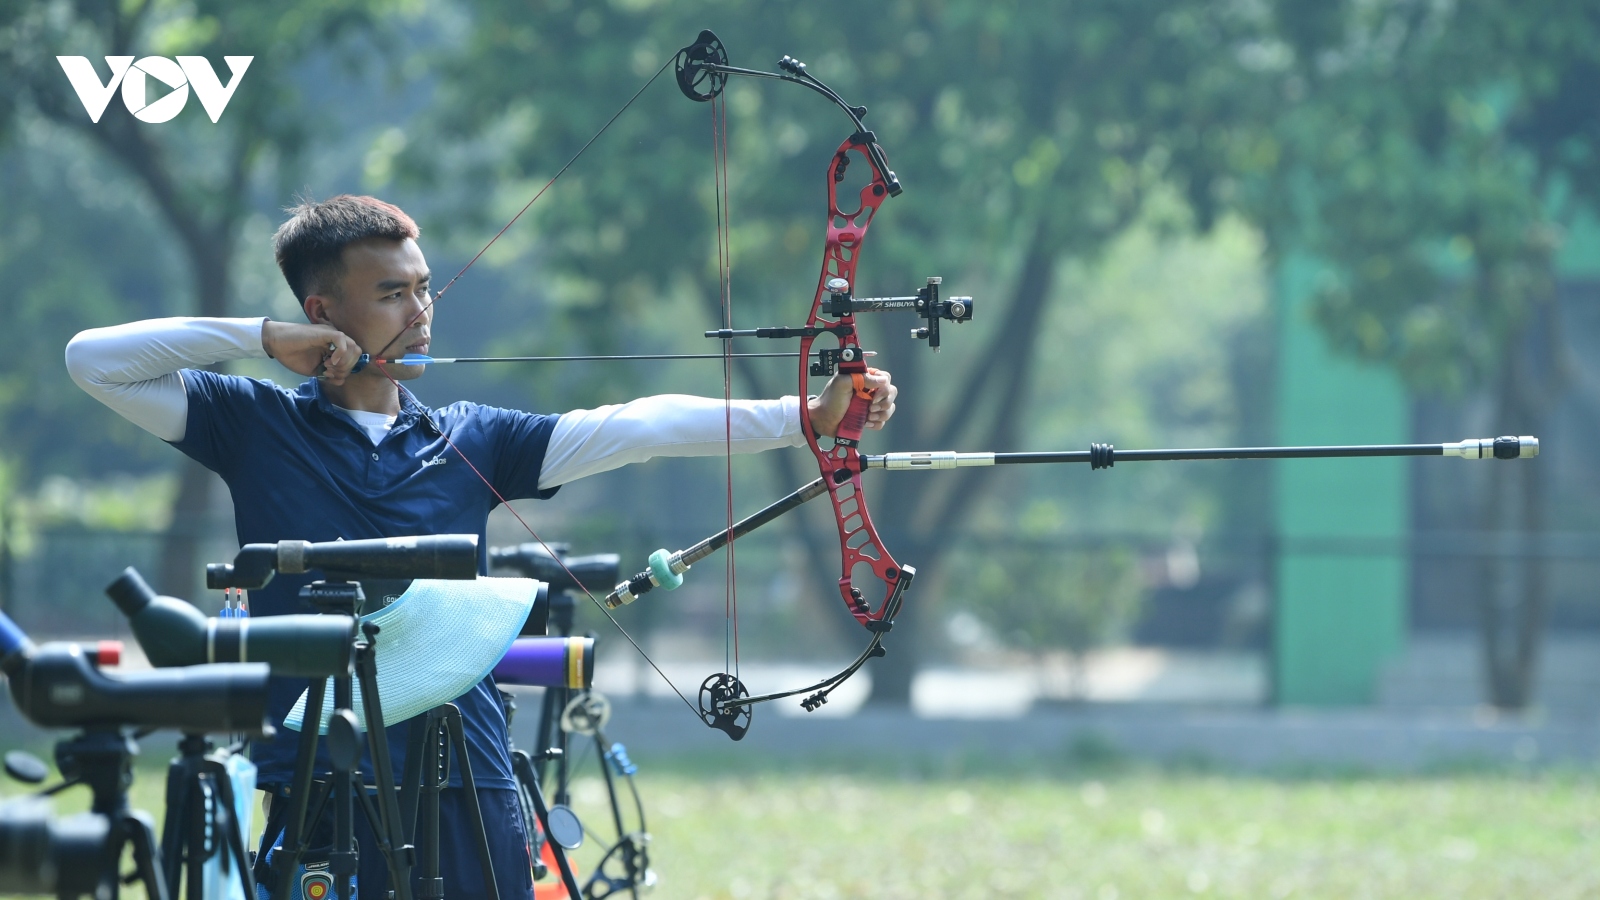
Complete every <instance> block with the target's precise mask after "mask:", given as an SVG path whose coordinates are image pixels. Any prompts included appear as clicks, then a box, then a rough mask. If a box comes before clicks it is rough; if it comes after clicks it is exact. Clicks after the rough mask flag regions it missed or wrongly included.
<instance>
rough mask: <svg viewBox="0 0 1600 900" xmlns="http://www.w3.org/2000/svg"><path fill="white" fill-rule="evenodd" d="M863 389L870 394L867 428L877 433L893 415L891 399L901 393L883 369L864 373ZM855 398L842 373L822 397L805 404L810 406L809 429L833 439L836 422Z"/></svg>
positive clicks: (819, 395)
mask: <svg viewBox="0 0 1600 900" xmlns="http://www.w3.org/2000/svg"><path fill="white" fill-rule="evenodd" d="M866 388H867V390H869V391H871V392H872V405H871V406H870V407H868V408H867V427H868V428H870V429H872V430H873V431H878V430H880V429H882V428H883V424H884V423H885V422H887V421H889V417H890V416H893V415H894V398H895V397H896V396H898V395H899V393H900V389H899V388H898V387H895V386H894V384H892V383H891V382H890V380H889V373H888V372H885V371H884V370H882V369H868V370H867V374H866ZM854 394H855V386H854V385H853V384H852V383H851V381H850V376H849V375H846V374H844V373H842V372H841V373H839V374H838V375H835V376H833V377H832V378H830V379H828V383H827V385H826V386H824V387H823V389H822V393H821V394H818V395H817V396H815V397H813V398H811V399H810V400H808V401H807V402H808V403H809V404H810V406H811V425H812V427H814V428H816V429H817V433H819V434H824V435H827V436H829V437H832V436H833V435H834V433H835V432H837V431H838V428H839V421H840V420H841V419H843V418H844V414H845V412H846V411H848V410H849V409H850V398H851V396H853V395H854Z"/></svg>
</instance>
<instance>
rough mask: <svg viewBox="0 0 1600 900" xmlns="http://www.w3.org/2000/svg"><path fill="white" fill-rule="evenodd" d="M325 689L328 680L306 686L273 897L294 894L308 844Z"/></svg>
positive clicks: (275, 862) (274, 863) (275, 857)
mask: <svg viewBox="0 0 1600 900" xmlns="http://www.w3.org/2000/svg"><path fill="white" fill-rule="evenodd" d="M327 688H328V682H327V681H325V680H324V679H321V678H315V679H312V681H311V684H310V686H309V687H307V689H306V715H305V719H303V720H302V724H301V726H300V744H299V747H298V749H297V750H296V751H295V760H294V781H293V782H292V783H291V784H290V786H289V798H288V799H289V815H288V819H287V821H286V822H285V824H284V826H283V840H282V842H281V843H280V844H279V846H278V852H277V853H275V854H273V857H272V867H273V880H274V881H275V882H276V883H277V890H276V892H275V893H274V894H273V896H274V897H282V898H288V897H292V896H294V894H293V893H292V892H293V890H294V877H295V875H296V873H297V872H298V871H299V869H300V857H301V856H303V855H304V854H305V852H306V847H307V846H308V843H307V839H306V838H307V835H306V806H307V804H308V803H310V802H311V780H312V777H313V776H314V775H315V774H316V764H317V738H318V736H319V733H320V731H321V729H322V701H323V695H324V694H325V693H326V692H327ZM319 806H320V804H319ZM269 837H270V835H269Z"/></svg>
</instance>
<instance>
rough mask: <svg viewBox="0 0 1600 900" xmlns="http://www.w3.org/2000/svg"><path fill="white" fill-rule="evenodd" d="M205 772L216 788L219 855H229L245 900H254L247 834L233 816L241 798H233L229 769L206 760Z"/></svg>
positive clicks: (254, 891) (254, 890)
mask: <svg viewBox="0 0 1600 900" xmlns="http://www.w3.org/2000/svg"><path fill="white" fill-rule="evenodd" d="M206 768H207V769H208V770H209V771H210V772H211V778H212V780H213V781H215V783H216V785H217V831H218V832H219V834H218V835H217V852H219V853H226V854H228V856H229V857H230V858H231V859H232V860H233V864H234V865H235V866H236V867H238V870H239V886H240V887H242V888H243V889H244V896H245V898H246V900H255V896H256V879H255V875H254V873H253V872H252V871H251V869H250V859H249V857H247V856H246V855H245V852H244V834H243V833H242V831H241V830H240V827H239V826H240V822H239V820H238V818H237V817H236V816H235V815H234V809H235V808H236V802H237V800H238V798H237V797H235V796H234V794H233V778H232V777H230V776H229V775H228V770H227V768H225V767H224V766H223V765H222V763H220V762H217V761H215V760H207V761H206ZM202 900H204V898H202Z"/></svg>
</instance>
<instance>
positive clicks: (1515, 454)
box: [861, 436, 1539, 470]
mask: <svg viewBox="0 0 1600 900" xmlns="http://www.w3.org/2000/svg"><path fill="white" fill-rule="evenodd" d="M1538 455H1539V439H1538V438H1535V437H1528V436H1522V437H1509V436H1508V437H1497V438H1480V439H1469V440H1465V441H1457V442H1455V443H1453V444H1353V445H1344V446H1331V447H1213V448H1206V449H1194V450H1116V449H1114V448H1113V447H1112V446H1111V445H1110V444H1090V445H1089V449H1088V450H1060V451H1051V452H1044V453H957V452H955V451H953V450H940V451H933V452H922V453H885V454H883V455H881V456H862V457H861V464H862V467H863V468H866V469H902V470H903V469H959V468H965V467H967V466H1007V465H1030V464H1039V463H1089V464H1090V465H1091V466H1092V467H1093V468H1096V469H1106V468H1110V467H1111V466H1113V465H1115V464H1116V463H1119V462H1155V461H1174V460H1200V459H1341V458H1350V457H1369V456H1459V457H1462V458H1464V459H1530V458H1532V457H1535V456H1538Z"/></svg>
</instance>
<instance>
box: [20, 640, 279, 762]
mask: <svg viewBox="0 0 1600 900" xmlns="http://www.w3.org/2000/svg"><path fill="white" fill-rule="evenodd" d="M120 652H121V645H120V644H118V643H116V642H114V641H106V642H102V643H101V644H100V645H98V646H97V647H85V646H84V645H81V644H69V643H49V644H44V645H35V644H34V643H33V642H32V641H30V640H29V639H28V636H27V635H26V634H25V633H24V632H23V631H22V629H21V628H18V627H17V624H16V623H15V622H13V621H11V619H10V617H8V616H7V615H6V614H5V613H3V612H0V670H3V671H4V672H5V674H6V680H7V682H8V685H9V687H10V689H11V699H12V700H13V702H15V703H16V706H17V709H18V710H19V711H20V712H21V713H22V715H23V716H24V717H25V718H27V719H28V721H30V722H32V723H34V724H35V725H39V726H41V727H44V728H120V727H123V726H130V727H135V728H172V729H176V730H179V731H188V732H194V733H203V732H219V731H227V732H244V733H250V734H270V733H271V726H269V725H268V724H267V676H268V669H267V667H266V666H265V665H259V664H246V663H233V664H226V665H204V666H189V667H186V668H181V669H153V670H150V671H142V672H120V673H116V674H110V673H106V672H103V671H101V668H100V667H101V666H102V665H112V664H115V663H116V661H117V656H118V654H120Z"/></svg>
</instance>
